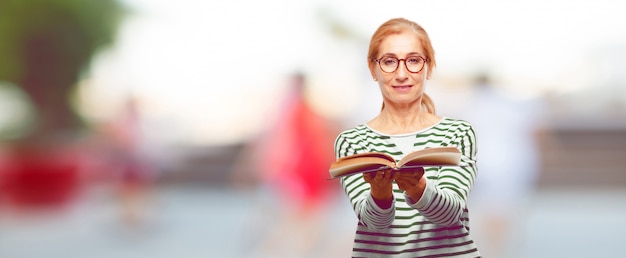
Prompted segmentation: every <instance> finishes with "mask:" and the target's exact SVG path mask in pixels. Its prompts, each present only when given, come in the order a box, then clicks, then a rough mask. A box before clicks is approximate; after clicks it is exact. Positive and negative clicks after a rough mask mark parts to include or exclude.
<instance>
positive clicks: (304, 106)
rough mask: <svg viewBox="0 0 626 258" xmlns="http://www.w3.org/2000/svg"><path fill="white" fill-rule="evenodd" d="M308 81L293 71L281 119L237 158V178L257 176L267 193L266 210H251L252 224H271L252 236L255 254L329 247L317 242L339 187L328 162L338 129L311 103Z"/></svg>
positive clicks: (263, 193)
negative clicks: (307, 95)
mask: <svg viewBox="0 0 626 258" xmlns="http://www.w3.org/2000/svg"><path fill="white" fill-rule="evenodd" d="M307 86H308V85H307V81H306V76H305V75H304V74H302V73H299V72H298V73H295V74H293V75H292V76H290V78H289V92H288V95H287V98H286V99H285V100H284V102H283V103H281V106H280V107H279V112H278V113H277V114H276V115H277V116H276V121H274V122H273V123H272V124H270V125H269V127H268V128H267V129H266V130H265V131H264V132H263V133H262V135H260V137H258V139H256V140H255V141H252V142H251V143H250V145H249V146H246V147H245V149H244V150H243V153H242V154H241V155H242V156H241V157H240V158H239V160H238V161H237V162H236V164H235V165H236V168H235V170H234V171H233V174H232V178H233V183H235V185H236V186H241V185H240V183H241V182H248V183H249V182H250V181H252V182H256V183H258V184H259V189H260V190H261V194H260V195H261V196H262V198H266V199H261V200H259V202H258V203H257V205H258V207H257V210H259V211H261V212H260V213H255V214H251V216H252V218H251V221H250V222H249V223H250V224H252V225H251V227H269V229H261V230H259V231H261V232H266V234H265V235H263V236H257V238H258V239H256V240H252V241H254V242H256V243H253V244H254V245H255V247H253V250H252V253H254V254H255V257H259V256H261V257H262V256H263V255H267V256H268V257H285V256H286V257H305V256H306V255H307V254H308V255H315V256H318V255H320V254H319V253H316V252H320V251H325V249H324V248H316V247H317V246H318V245H320V244H321V240H322V231H323V230H324V229H325V228H324V227H323V225H324V224H325V223H324V222H323V221H322V220H323V215H324V211H325V210H326V208H327V207H328V206H327V203H328V200H329V197H330V196H331V195H332V193H333V192H332V191H333V189H334V188H332V184H331V183H329V181H328V180H327V179H328V174H327V172H326V171H327V167H328V165H329V164H330V163H331V162H332V161H333V156H332V153H329V152H328V151H327V150H328V149H329V148H332V144H333V139H334V134H335V133H336V132H337V130H334V125H333V124H332V121H331V120H330V119H328V118H326V117H324V116H322V115H321V114H318V113H317V112H316V111H315V110H314V109H313V107H312V106H311V105H310V104H309V103H308V100H307V99H306V97H305V95H306V94H305V93H306V87H307ZM246 164H247V165H246ZM251 172H252V173H257V174H255V175H251ZM251 176H252V177H253V179H250V177H251ZM264 216H265V217H264ZM268 217H271V218H268ZM268 220H271V221H273V222H268ZM269 224H271V225H269ZM248 229H249V228H248ZM246 234H248V236H249V234H250V232H249V231H246ZM327 256H329V255H321V257H327ZM330 256H334V255H330Z"/></svg>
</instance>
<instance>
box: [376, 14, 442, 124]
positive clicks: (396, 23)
mask: <svg viewBox="0 0 626 258" xmlns="http://www.w3.org/2000/svg"><path fill="white" fill-rule="evenodd" d="M407 30H409V31H413V32H415V34H417V36H418V37H419V39H420V41H421V43H422V46H423V47H424V49H423V50H424V53H425V55H426V56H425V57H426V58H427V60H426V64H427V65H428V68H427V70H426V79H430V75H431V73H432V70H433V69H434V68H435V66H436V62H435V50H434V49H433V45H432V44H431V42H430V38H429V37H428V33H426V30H424V28H422V26H420V25H419V24H417V23H415V22H413V21H409V20H407V19H404V18H394V19H391V20H388V21H387V22H385V23H383V24H382V25H380V27H378V29H377V30H376V31H375V32H374V35H372V38H371V40H370V46H369V50H368V53H367V65H368V67H369V69H370V71H371V72H372V73H373V72H374V70H375V69H376V59H377V58H378V55H379V50H380V44H381V43H382V41H383V40H384V39H385V38H386V37H387V36H389V35H394V34H400V33H402V32H404V31H407ZM422 105H424V107H426V110H427V111H428V113H431V114H434V113H435V103H434V102H433V100H432V99H431V98H430V97H429V96H428V95H426V93H424V94H423V95H422ZM382 108H383V109H384V108H385V103H383V106H382Z"/></svg>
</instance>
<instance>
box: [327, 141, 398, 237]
mask: <svg viewBox="0 0 626 258" xmlns="http://www.w3.org/2000/svg"><path fill="white" fill-rule="evenodd" d="M363 151H364V149H362V148H358V147H357V144H354V143H351V142H350V141H349V138H347V137H346V136H345V135H344V134H340V135H339V136H338V137H337V140H336V141H335V156H336V158H340V157H345V156H349V155H353V154H356V153H359V152H363ZM340 180H341V185H342V187H343V190H344V192H345V193H346V195H347V196H348V199H349V201H350V204H351V206H352V208H353V210H354V213H355V214H356V216H357V219H358V220H359V223H360V224H362V225H364V226H366V227H367V228H370V229H372V230H382V229H385V228H388V227H389V226H390V225H391V223H392V222H393V220H394V217H395V210H396V209H395V200H393V201H392V203H391V206H390V207H389V208H387V209H383V208H381V207H379V206H378V205H377V204H376V202H375V201H374V199H373V198H372V196H371V194H370V185H369V184H368V183H367V182H365V179H363V175H362V174H354V175H350V176H346V177H342V178H341V179H340Z"/></svg>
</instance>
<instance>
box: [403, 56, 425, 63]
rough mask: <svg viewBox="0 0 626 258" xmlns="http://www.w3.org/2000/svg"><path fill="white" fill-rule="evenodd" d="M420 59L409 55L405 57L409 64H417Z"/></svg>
mask: <svg viewBox="0 0 626 258" xmlns="http://www.w3.org/2000/svg"><path fill="white" fill-rule="evenodd" d="M421 61H422V59H421V58H419V57H409V58H407V59H406V62H407V63H409V64H419V63H420V62H421Z"/></svg>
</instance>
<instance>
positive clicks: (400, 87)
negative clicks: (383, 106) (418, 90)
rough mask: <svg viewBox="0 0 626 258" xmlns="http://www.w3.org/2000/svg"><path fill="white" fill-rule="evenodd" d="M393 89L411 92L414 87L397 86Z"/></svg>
mask: <svg viewBox="0 0 626 258" xmlns="http://www.w3.org/2000/svg"><path fill="white" fill-rule="evenodd" d="M391 87H392V88H393V89H394V90H397V91H401V92H405V91H409V90H410V89H411V87H412V85H397V86H391Z"/></svg>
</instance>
